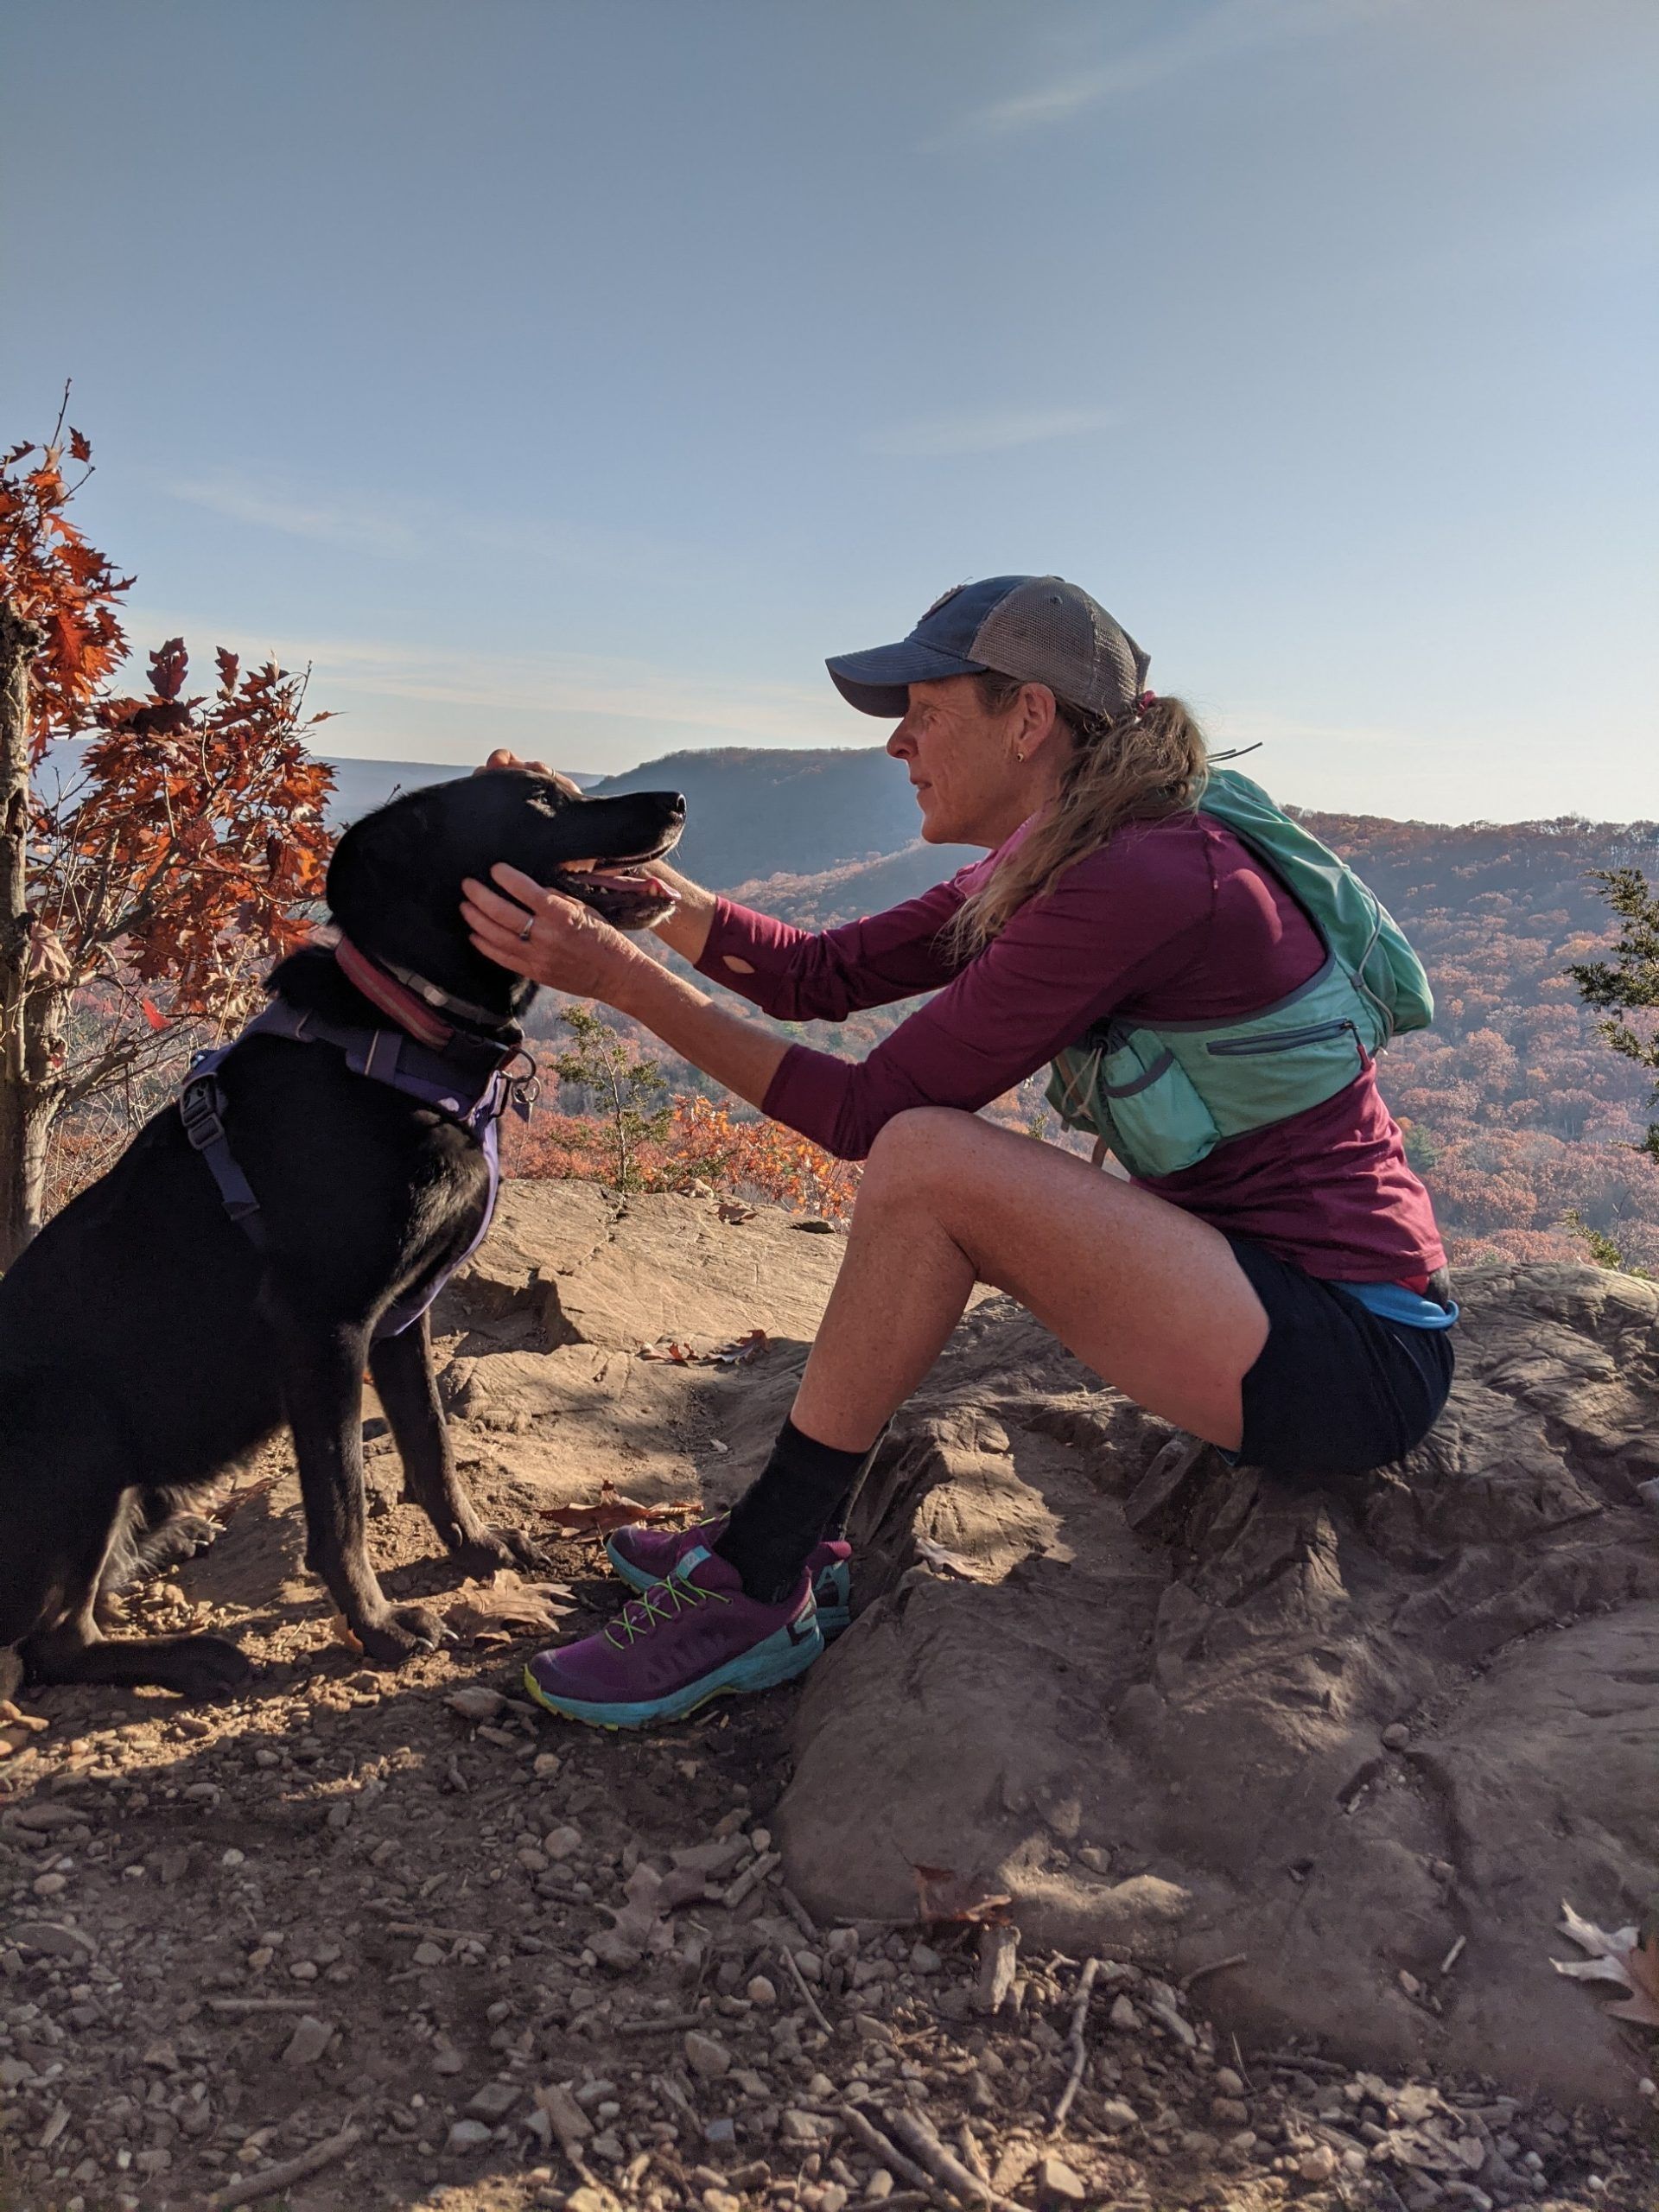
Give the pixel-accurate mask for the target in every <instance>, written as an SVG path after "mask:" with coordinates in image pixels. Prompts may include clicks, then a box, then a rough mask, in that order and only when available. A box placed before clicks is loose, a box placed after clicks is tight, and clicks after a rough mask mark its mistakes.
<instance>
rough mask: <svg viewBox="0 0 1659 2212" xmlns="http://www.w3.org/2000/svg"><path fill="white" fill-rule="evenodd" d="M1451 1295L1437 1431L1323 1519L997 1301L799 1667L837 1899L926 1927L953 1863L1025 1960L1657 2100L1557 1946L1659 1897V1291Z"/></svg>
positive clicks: (1375, 2049) (1519, 1276)
mask: <svg viewBox="0 0 1659 2212" xmlns="http://www.w3.org/2000/svg"><path fill="white" fill-rule="evenodd" d="M1458 1287H1459V1297H1460V1299H1461V1300H1462V1303H1463V1308H1464V1321H1463V1325H1462V1327H1461V1328H1460V1330H1459V1379H1458V1383H1457V1386H1456V1389H1455V1391H1454V1393H1453V1396H1452V1402H1451V1404H1450V1406H1449V1407H1448V1408H1447V1411H1446V1415H1445V1417H1444V1418H1443V1420H1442V1421H1441V1422H1440V1424H1439V1426H1438V1427H1437V1428H1436V1430H1435V1431H1434V1433H1433V1435H1432V1437H1431V1438H1430V1439H1429V1440H1428V1441H1427V1443H1426V1444H1425V1445H1424V1446H1422V1447H1421V1449H1420V1450H1419V1451H1418V1452H1415V1453H1414V1455H1413V1456H1412V1457H1411V1458H1410V1459H1408V1460H1407V1461H1405V1462H1403V1463H1402V1465H1399V1466H1398V1467H1396V1468H1394V1469H1390V1470H1389V1471H1387V1472H1386V1473H1384V1474H1383V1475H1380V1476H1376V1477H1371V1478H1366V1479H1365V1480H1363V1482H1358V1483H1356V1484H1351V1485H1350V1486H1348V1487H1347V1488H1345V1489H1344V1491H1342V1492H1341V1493H1340V1494H1337V1495H1329V1496H1321V1497H1306V1496H1300V1497H1299V1496H1294V1495H1291V1494H1289V1493H1287V1491H1284V1490H1283V1489H1281V1488H1280V1487H1279V1486H1277V1485H1275V1484H1272V1483H1269V1482H1267V1481H1263V1480H1260V1479H1258V1478H1255V1477H1253V1476H1249V1475H1244V1474H1236V1473H1234V1472H1233V1471H1231V1470H1230V1469H1229V1468H1228V1467H1227V1466H1226V1465H1225V1464H1224V1462H1223V1461H1222V1460H1220V1459H1218V1457H1217V1455H1216V1454H1215V1453H1213V1452H1210V1451H1207V1450H1205V1449H1203V1448H1202V1447H1197V1446H1193V1444H1192V1442H1191V1440H1188V1439H1186V1438H1185V1437H1182V1436H1179V1435H1178V1434H1174V1433H1172V1432H1171V1431H1170V1430H1169V1429H1168V1428H1167V1427H1165V1426H1163V1425H1161V1424H1160V1423H1158V1422H1156V1421H1152V1420H1150V1419H1148V1418H1147V1417H1146V1416H1145V1415H1143V1414H1141V1413H1140V1412H1139V1411H1138V1409H1136V1408H1133V1407H1131V1406H1129V1405H1128V1404H1127V1403H1126V1402H1124V1401H1123V1400H1122V1398H1121V1397H1119V1396H1118V1395H1116V1393H1115V1392H1113V1391H1111V1390H1109V1389H1104V1388H1103V1387H1102V1386H1101V1385H1099V1384H1098V1383H1096V1382H1095V1381H1094V1379H1093V1378H1092V1377H1091V1376H1089V1375H1088V1374H1087V1372H1086V1371H1085V1370H1083V1369H1082V1368H1081V1367H1079V1366H1078V1364H1077V1363H1076V1362H1075V1361H1073V1360H1071V1358H1070V1357H1068V1356H1067V1355H1066V1354H1065V1352H1064V1351H1061V1350H1060V1348H1059V1347H1058V1345H1057V1344H1055V1342H1054V1341H1053V1339H1052V1338H1050V1337H1048V1336H1047V1335H1046V1333H1045V1332H1044V1331H1042V1330H1041V1329H1040V1328H1039V1326H1038V1325H1036V1324H1035V1323H1034V1322H1033V1321H1032V1320H1031V1319H1029V1317H1027V1315H1026V1314H1024V1313H1022V1312H1020V1309H1018V1308H1017V1307H1015V1306H1013V1305H1012V1304H1010V1303H1008V1302H1007V1301H1005V1300H991V1301H988V1302H987V1303H986V1304H985V1305H983V1306H981V1307H979V1308H978V1309H977V1310H976V1312H975V1313H972V1314H970V1315H969V1319H968V1320H967V1321H966V1323H965V1324H964V1325H963V1329H962V1330H961V1332H959V1334H958V1336H957V1339H956V1341H955V1342H954V1344H952V1346H951V1348H950V1351H949V1352H948V1354H947V1356H946V1357H945V1358H944V1361H943V1362H942V1363H941V1364H940V1366H939V1368H938V1370H936V1372H935V1374H934V1376H932V1377H931V1380H930V1383H929V1384H928V1386H927V1387H926V1389H925V1390H924V1391H923V1392H922V1393H921V1394H920V1395H918V1397H917V1398H916V1399H915V1400H914V1401H912V1403H911V1405H910V1406H909V1407H908V1408H906V1411H905V1413H904V1414H902V1415H901V1417H900V1419H899V1422H898V1423H897V1424H895V1430H894V1433H893V1435H891V1436H890V1438H889V1440H888V1442H887V1447H886V1449H885V1451H884V1452H883V1454H882V1457H881V1459H880V1461H879V1462H878V1464H877V1467H876V1470H875V1472H874V1476H873V1478H872V1480H871V1483H870V1484H869V1485H868V1488H867V1491H866V1495H865V1498H864V1500H863V1503H862V1507H861V1513H860V1516H859V1521H860V1525H859V1526H857V1527H856V1528H855V1532H854V1533H855V1535H856V1536H857V1537H858V1539H859V1542H860V1551H861V1558H862V1560H863V1561H864V1567H863V1573H862V1576H861V1587H860V1588H859V1591H858V1593H857V1597H858V1602H859V1605H860V1606H861V1611H859V1615H858V1618H856V1619H855V1624H854V1627H853V1629H852V1630H850V1631H849V1634H848V1635H847V1636H846V1637H845V1638H844V1639H843V1640H842V1642H841V1643H839V1644H838V1645H837V1646H836V1647H835V1648H834V1649H832V1650H831V1651H830V1653H829V1656H827V1658H826V1659H825V1661H824V1662H823V1663H822V1664H821V1665H820V1666H819V1667H818V1668H817V1669H815V1670H814V1672H813V1674H812V1675H810V1677H809V1679H808V1683H807V1687H806V1690H805V1694H804V1702H803V1707H802V1710H801V1713H800V1719H799V1723H798V1769H797V1772H796V1775H795V1778H794V1781H793V1783H792V1784H791V1788H790V1789H789V1790H788V1792H787V1794H786V1796H785V1799H784V1801H783V1805H782V1808H781V1819H780V1822H779V1827H780V1830H781V1834H782V1840H783V1845H784V1848H785V1854H786V1858H785V1864H786V1867H787V1870H788V1872H789V1875H790V1878H791V1881H792V1882H793V1884H794V1885H796V1887H797V1889H798V1892H799V1894H800V1895H801V1896H802V1897H804V1899H805V1901H806V1902H807V1903H808V1904H809V1905H810V1907H811V1908H812V1909H813V1910H815V1911H816V1912H817V1913H818V1914H820V1915H822V1916H831V1915H836V1914H840V1915H845V1916H861V1917H868V1918H884V1917H891V1918H893V1919H895V1920H902V1919H906V1918H912V1917H913V1916H914V1914H915V1910H916V1897H917V1890H916V1880H917V1878H916V1873H915V1869H916V1868H917V1867H918V1866H929V1867H936V1868H948V1869H950V1870H951V1871H953V1872H956V1873H957V1874H959V1875H960V1876H962V1877H963V1878H964V1879H965V1880H967V1881H968V1882H969V1884H970V1885H976V1886H977V1887H978V1888H980V1889H982V1890H984V1891H1007V1893H1008V1894H1009V1895H1010V1896H1011V1897H1012V1898H1013V1899H1014V1911H1015V1914H1016V1916H1017V1918H1018V1921H1019V1923H1020V1927H1021V1929H1022V1930H1023V1931H1025V1932H1026V1933H1027V1935H1028V1936H1030V1937H1031V1938H1032V1939H1033V1940H1035V1941H1039V1942H1045V1943H1048V1944H1052V1945H1057V1946H1058V1947H1060V1948H1062V1949H1064V1950H1065V1951H1068V1952H1070V1953H1071V1954H1072V1955H1075V1956H1078V1957H1083V1956H1086V1955H1102V1956H1105V1957H1111V1958H1116V1959H1128V1960H1134V1961H1140V1962H1142V1963H1146V1964H1153V1965H1156V1966H1158V1967H1161V1968H1163V1969H1164V1970H1166V1971H1167V1972H1170V1973H1172V1974H1175V1975H1179V1976H1185V1975H1188V1974H1200V1975H1203V1976H1204V1980H1203V1981H1202V1983H1201V1984H1200V1986H1201V1987H1202V1989H1203V1992H1204V2002H1205V2005H1206V2006H1207V2007H1208V2008H1209V2009H1210V2010H1211V2012H1213V2014H1214V2015H1215V2017H1216V2018H1217V2022H1218V2023H1219V2024H1220V2025H1221V2026H1222V2027H1223V2028H1224V2029H1225V2028H1232V2029H1234V2030H1236V2031H1237V2033H1238V2034H1239V2035H1240V2036H1241V2037H1244V2038H1247V2039H1248V2040H1249V2044H1250V2045H1251V2047H1253V2048H1255V2049H1258V2050H1260V2049H1262V2048H1273V2047H1275V2046H1277V2045H1281V2044H1287V2043H1292V2042H1302V2041H1312V2042H1313V2043H1314V2044H1317V2045H1318V2046H1319V2047H1320V2048H1321V2049H1323V2050H1325V2051H1326V2052H1327V2053H1330V2054H1333V2055H1334V2056H1338V2057H1339V2058H1341V2059H1343V2060H1344V2061H1345V2062H1348V2063H1355V2064H1360V2065H1365V2066H1372V2067H1377V2068H1383V2069H1405V2068H1408V2067H1411V2066H1413V2065H1416V2064H1420V2063H1421V2064H1423V2065H1427V2066H1431V2067H1433V2068H1435V2069H1445V2070H1448V2071H1452V2072H1468V2073H1473V2074H1480V2075H1487V2076H1490V2077H1495V2078H1497V2080H1498V2081H1499V2082H1501V2083H1502V2084H1503V2085H1504V2086H1505V2087H1507V2088H1512V2089H1519V2090H1522V2091H1526V2092H1531V2091H1535V2090H1541V2091H1546V2092H1548V2094H1552V2095H1553V2096H1554V2097H1555V2098H1556V2099H1557V2100H1559V2101H1562V2102H1565V2103H1572V2102H1573V2101H1578V2100H1580V2099H1583V2100H1588V2101H1592V2102H1594V2103H1597V2104H1601V2105H1613V2106H1619V2105H1625V2106H1633V2105H1634V2104H1635V2103H1636V2102H1637V2084H1638V2082H1640V2081H1641V2079H1642V2077H1643V2075H1647V2074H1649V2072H1650V2071H1651V2070H1652V2067H1653V2052H1652V2047H1651V2042H1650V2039H1649V2037H1648V2035H1647V2034H1646V2032H1645V2031H1641V2030H1637V2029H1630V2028H1627V2027H1624V2026H1622V2025H1621V2024H1620V2023H1618V2021H1616V2020H1612V2019H1610V2018H1608V2017H1607V2015H1606V2013H1605V2010H1604V2009H1603V2005H1602V2003H1601V2001H1600V1998H1599V1996H1598V1995H1597V1994H1595V1993H1592V1990H1591V1989H1589V1988H1587V1987H1586V1986H1585V1985H1584V1984H1583V1983H1580V1982H1575V1981H1573V1980H1567V1979H1565V1978H1563V1977H1562V1976H1560V1975H1559V1974H1556V1973H1555V1971H1554V1968H1553V1967H1552V1965H1551V1963H1550V1961H1551V1959H1552V1957H1553V1956H1554V1957H1564V1958H1573V1957H1576V1956H1578V1954H1577V1953H1576V1952H1575V1951H1574V1950H1573V1947H1572V1945H1570V1944H1569V1943H1567V1942H1565V1941H1563V1940H1562V1939H1561V1938H1560V1937H1559V1936H1557V1935H1556V1934H1555V1932H1554V1931H1555V1929H1556V1926H1557V1923H1559V1921H1560V1904H1561V1900H1562V1899H1563V1897H1567V1898H1570V1899H1571V1900H1572V1902H1573V1904H1574V1906H1575V1907H1576V1908H1577V1909H1578V1910H1579V1911H1580V1912H1582V1913H1585V1914H1586V1915H1587V1916H1589V1917H1590V1918H1591V1919H1592V1920H1595V1921H1597V1922H1599V1923H1601V1924H1602V1925H1603V1926H1605V1927H1617V1926H1619V1925H1621V1924H1623V1923H1627V1922H1630V1921H1631V1920H1639V1919H1640V1918H1641V1916H1642V1913H1643V1908H1644V1905H1645V1904H1646V1901H1647V1900H1648V1898H1649V1897H1650V1896H1651V1895H1652V1894H1653V1892H1654V1891H1656V1889H1659V1699H1656V1695H1655V1691H1656V1687H1659V1516H1656V1514H1655V1513H1654V1512H1653V1510H1652V1509H1651V1508H1649V1506H1648V1505H1647V1504H1645V1503H1644V1502H1643V1499H1642V1498H1641V1497H1640V1496H1639V1495H1638V1491H1637V1485H1638V1484H1641V1483H1643V1482H1645V1481H1648V1480H1649V1479H1650V1478H1653V1477H1654V1476H1656V1474H1659V1365H1656V1360H1659V1293H1656V1290H1655V1288H1654V1287H1651V1286H1649V1285H1648V1284H1646V1283H1644V1282H1641V1281H1633V1280H1631V1279H1630V1278H1629V1277H1627V1276H1623V1275H1619V1274H1612V1273H1609V1272H1607V1271H1605V1270H1603V1269H1599V1268H1563V1267H1553V1268H1515V1267H1507V1266H1494V1267H1488V1268H1479V1269H1472V1270H1469V1271H1466V1272H1465V1273H1464V1274H1462V1275H1461V1276H1460V1277H1459V1286H1458ZM776 1411H777V1408H776V1407H775V1406H773V1407H770V1408H765V1409H764V1412H765V1419H766V1421H767V1422H769V1421H770V1419H771V1418H772V1415H773V1414H775V1413H776ZM753 1413H754V1415H755V1416H756V1426H757V1427H760V1426H762V1423H761V1421H760V1416H761V1415H762V1413H763V1408H761V1407H760V1405H759V1404H757V1405H756V1406H755V1407H754V1408H753ZM761 1441H762V1439H761V1438H760V1436H756V1437H754V1438H753V1439H746V1444H747V1450H746V1451H745V1452H744V1453H743V1455H742V1458H741V1462H740V1465H739V1468H738V1470H737V1471H738V1473H740V1474H742V1473H747V1471H748V1469H749V1467H750V1466H751V1465H753V1461H754V1459H755V1458H756V1457H757V1456H758V1452H759V1449H760V1443H761ZM1223 1962H1226V1963H1223ZM1609 1994H1611V1993H1609Z"/></svg>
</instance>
